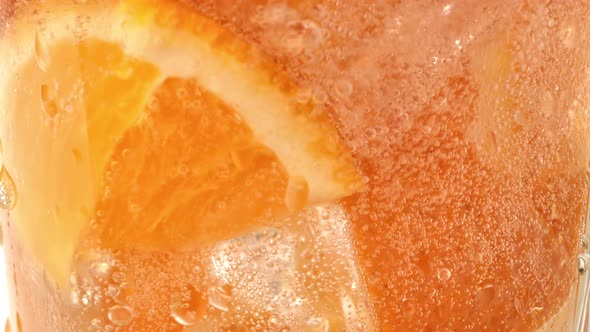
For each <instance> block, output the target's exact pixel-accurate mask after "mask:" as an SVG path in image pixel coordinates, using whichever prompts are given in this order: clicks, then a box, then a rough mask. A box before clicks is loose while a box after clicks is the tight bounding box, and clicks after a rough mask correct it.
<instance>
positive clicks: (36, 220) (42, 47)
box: [0, 0, 363, 284]
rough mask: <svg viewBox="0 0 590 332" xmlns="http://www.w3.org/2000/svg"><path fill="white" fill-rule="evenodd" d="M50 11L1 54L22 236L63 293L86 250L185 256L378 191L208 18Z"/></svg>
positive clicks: (10, 38) (145, 3)
mask: <svg viewBox="0 0 590 332" xmlns="http://www.w3.org/2000/svg"><path fill="white" fill-rule="evenodd" d="M35 6H36V5H34V4H30V5H28V6H25V7H24V8H21V9H20V12H17V13H15V15H14V16H13V17H12V18H11V19H10V25H9V28H8V29H7V30H6V31H4V33H3V36H2V38H1V40H0V58H2V59H3V62H2V65H0V74H1V76H0V77H2V79H0V112H1V113H2V118H3V120H4V121H3V123H2V125H1V126H0V137H1V138H2V142H3V143H4V147H5V148H4V153H3V162H4V164H5V167H6V169H7V170H8V171H9V172H10V174H11V175H12V177H13V178H14V180H15V183H16V188H17V191H18V202H17V204H16V206H15V208H14V210H13V211H12V213H13V217H14V220H15V224H16V228H17V231H18V233H19V235H20V236H21V238H22V241H23V242H24V244H25V246H26V247H27V248H29V249H30V250H31V252H32V253H33V255H34V256H35V257H37V258H38V260H39V261H40V262H41V263H42V264H44V266H45V269H46V270H47V272H48V273H49V275H50V276H51V277H52V278H53V280H55V281H56V282H57V283H58V284H60V283H61V282H62V281H64V280H66V278H67V274H68V271H69V269H70V264H71V260H72V255H73V253H74V251H75V249H76V246H77V245H78V244H79V243H80V241H81V238H82V234H85V235H84V236H95V237H98V238H99V240H100V241H101V243H102V245H104V246H106V247H114V248H117V247H139V248H148V249H170V248H183V247H187V246H194V245H195V244H196V243H200V242H207V241H215V240H219V239H221V238H224V237H228V236H233V235H235V234H236V233H239V232H245V231H247V230H250V229H252V227H255V226H256V225H259V224H260V223H262V222H267V221H268V220H270V219H272V218H274V217H277V216H279V215H280V214H283V213H288V212H289V211H295V210H298V209H301V208H302V207H304V206H307V205H310V204H318V203H323V202H329V201H334V200H338V199H339V198H342V197H344V196H347V195H350V194H352V193H354V192H357V191H359V190H362V189H363V185H362V182H361V180H360V177H359V173H358V171H357V169H356V167H355V165H354V163H353V161H352V157H351V154H350V152H349V151H348V150H347V148H346V146H345V145H344V144H343V142H342V141H341V140H340V139H339V136H338V133H337V130H336V129H335V128H334V126H333V125H332V123H331V121H330V120H329V118H328V117H327V115H326V114H324V113H321V112H314V111H313V110H314V107H313V105H311V104H307V103H303V104H302V103H298V102H297V99H296V98H295V94H296V91H297V87H296V86H295V85H294V84H293V83H291V82H290V81H289V80H288V79H287V77H286V76H284V75H283V74H282V73H281V72H280V71H279V70H277V69H276V68H275V67H274V66H273V65H272V64H271V63H270V62H268V61H266V60H265V59H264V58H263V57H262V56H261V55H260V54H258V53H257V52H256V50H254V49H252V48H251V47H249V46H248V44H246V43H244V42H243V41H241V40H239V39H237V38H236V37H235V36H234V35H233V34H232V33H230V32H229V31H227V30H225V29H223V28H222V27H220V26H219V25H218V24H216V23H215V22H213V21H212V20H210V19H208V18H206V17H204V16H202V15H200V14H199V13H196V12H195V11H193V9H192V8H190V7H187V6H185V5H182V4H179V3H177V2H172V1H155V0H126V1H109V2H104V1H100V2H97V3H94V2H92V1H87V2H86V3H85V4H83V5H81V4H74V3H72V4H64V3H63V2H62V1H46V2H45V3H44V4H43V8H35ZM48 8H49V9H50V10H47V9H48ZM38 12H43V13H46V14H44V16H45V17H44V20H43V22H44V23H43V24H39V23H38V22H37V21H34V22H32V21H31V20H29V19H26V18H27V17H34V15H35V13H38ZM8 45H10V46H8ZM4 59H6V60H4ZM91 225H93V226H94V227H91Z"/></svg>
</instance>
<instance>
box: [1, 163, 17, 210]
mask: <svg viewBox="0 0 590 332" xmlns="http://www.w3.org/2000/svg"><path fill="white" fill-rule="evenodd" d="M15 205H16V185H15V184H14V180H13V179H12V177H11V176H10V174H8V171H7V170H6V167H5V166H4V165H2V169H0V208H1V209H5V210H12V209H13V208H14V206H15Z"/></svg>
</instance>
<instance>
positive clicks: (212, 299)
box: [207, 286, 232, 311]
mask: <svg viewBox="0 0 590 332" xmlns="http://www.w3.org/2000/svg"><path fill="white" fill-rule="evenodd" d="M231 298H232V296H231V287H230V286H224V287H213V288H210V289H209V291H208V293H207V300H208V301H209V305H210V306H212V307H213V308H215V309H218V310H221V311H228V310H229V306H230V304H231Z"/></svg>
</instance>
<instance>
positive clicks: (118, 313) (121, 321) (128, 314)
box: [108, 305, 133, 326]
mask: <svg viewBox="0 0 590 332" xmlns="http://www.w3.org/2000/svg"><path fill="white" fill-rule="evenodd" d="M108 317H109V320H110V321H111V322H112V323H113V324H115V325H119V326H122V325H127V324H129V323H130V322H131V320H133V311H132V310H131V308H129V307H127V306H124V305H116V306H113V307H111V308H110V309H109V313H108Z"/></svg>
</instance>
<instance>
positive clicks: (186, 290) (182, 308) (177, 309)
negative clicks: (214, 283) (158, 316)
mask: <svg viewBox="0 0 590 332" xmlns="http://www.w3.org/2000/svg"><path fill="white" fill-rule="evenodd" d="M206 310H207V301H205V299H204V298H203V297H202V296H201V294H200V293H199V292H197V291H196V290H195V288H194V287H193V286H192V285H186V286H184V287H182V289H180V290H179V291H178V292H176V293H174V294H172V303H171V304H170V313H171V315H172V318H174V320H175V321H176V322H177V323H179V324H181V325H184V326H192V325H195V324H196V323H197V322H199V321H200V320H202V319H203V316H204V315H205V313H206Z"/></svg>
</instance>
